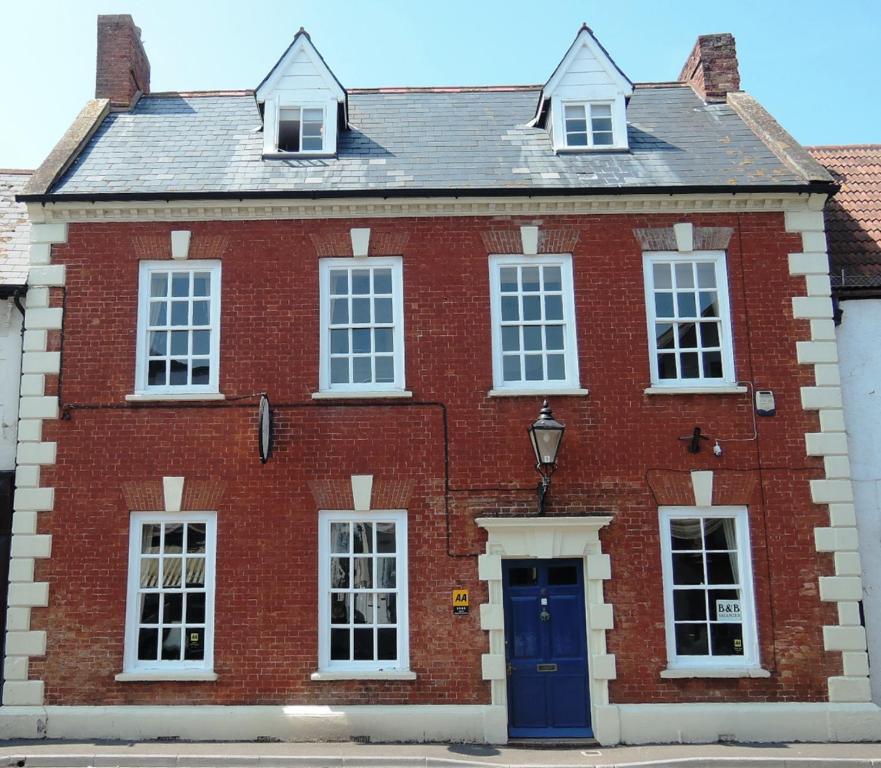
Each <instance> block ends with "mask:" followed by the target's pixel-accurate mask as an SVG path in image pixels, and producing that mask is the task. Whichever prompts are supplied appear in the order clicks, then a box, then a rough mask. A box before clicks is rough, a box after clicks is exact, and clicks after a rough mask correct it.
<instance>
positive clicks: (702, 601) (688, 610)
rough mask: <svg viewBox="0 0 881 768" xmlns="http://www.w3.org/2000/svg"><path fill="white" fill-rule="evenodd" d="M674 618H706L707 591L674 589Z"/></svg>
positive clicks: (680, 619)
mask: <svg viewBox="0 0 881 768" xmlns="http://www.w3.org/2000/svg"><path fill="white" fill-rule="evenodd" d="M673 618H674V619H675V620H676V621H683V620H702V619H706V618H707V593H706V592H704V590H702V589H674V590H673Z"/></svg>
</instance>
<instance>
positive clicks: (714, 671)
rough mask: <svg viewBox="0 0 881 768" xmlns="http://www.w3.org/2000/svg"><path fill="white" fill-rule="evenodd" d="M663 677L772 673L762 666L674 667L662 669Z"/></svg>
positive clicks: (681, 677) (683, 677) (766, 675)
mask: <svg viewBox="0 0 881 768" xmlns="http://www.w3.org/2000/svg"><path fill="white" fill-rule="evenodd" d="M661 677H662V678H664V679H667V680H676V679H685V678H690V677H771V673H770V672H769V671H768V670H767V669H762V668H761V667H673V668H668V669H664V670H661Z"/></svg>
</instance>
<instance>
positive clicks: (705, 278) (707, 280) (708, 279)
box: [697, 261, 716, 288]
mask: <svg viewBox="0 0 881 768" xmlns="http://www.w3.org/2000/svg"><path fill="white" fill-rule="evenodd" d="M697 284H698V285H699V286H700V287H701V288H715V287H716V265H715V264H713V263H708V262H704V261H702V262H700V263H699V264H698V265H697Z"/></svg>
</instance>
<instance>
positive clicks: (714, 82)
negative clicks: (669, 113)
mask: <svg viewBox="0 0 881 768" xmlns="http://www.w3.org/2000/svg"><path fill="white" fill-rule="evenodd" d="M679 79H680V80H683V81H685V82H686V83H688V84H689V85H690V86H691V87H692V88H693V89H694V91H695V93H697V95H698V96H700V97H701V98H702V99H703V100H704V101H705V102H707V103H708V104H712V103H714V102H721V101H725V97H726V96H727V94H728V92H729V91H739V90H740V72H739V71H738V69H737V50H736V49H735V47H734V35H732V34H730V33H728V32H723V33H722V34H719V35H701V36H700V37H699V38H698V39H697V42H696V43H695V44H694V48H693V49H692V51H691V54H690V55H689V57H688V60H687V61H686V62H685V66H684V67H682V72H681V73H680V74H679Z"/></svg>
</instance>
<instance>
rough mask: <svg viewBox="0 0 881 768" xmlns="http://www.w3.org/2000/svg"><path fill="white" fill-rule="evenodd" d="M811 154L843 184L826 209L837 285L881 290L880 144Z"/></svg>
mask: <svg viewBox="0 0 881 768" xmlns="http://www.w3.org/2000/svg"><path fill="white" fill-rule="evenodd" d="M807 150H808V151H809V152H810V153H811V154H812V155H813V156H814V158H815V159H816V160H817V161H818V162H820V163H822V164H823V165H825V166H826V168H827V169H828V170H829V172H830V173H831V174H832V176H833V177H834V178H835V181H837V182H838V183H839V184H841V190H840V191H839V192H838V194H836V195H835V197H833V198H832V199H831V200H830V201H829V202H828V203H827V204H826V236H827V239H828V244H829V262H830V274H831V276H832V285H834V286H836V287H840V288H843V289H847V288H854V289H859V288H868V287H873V286H879V287H881V144H854V145H851V146H838V147H807Z"/></svg>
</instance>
